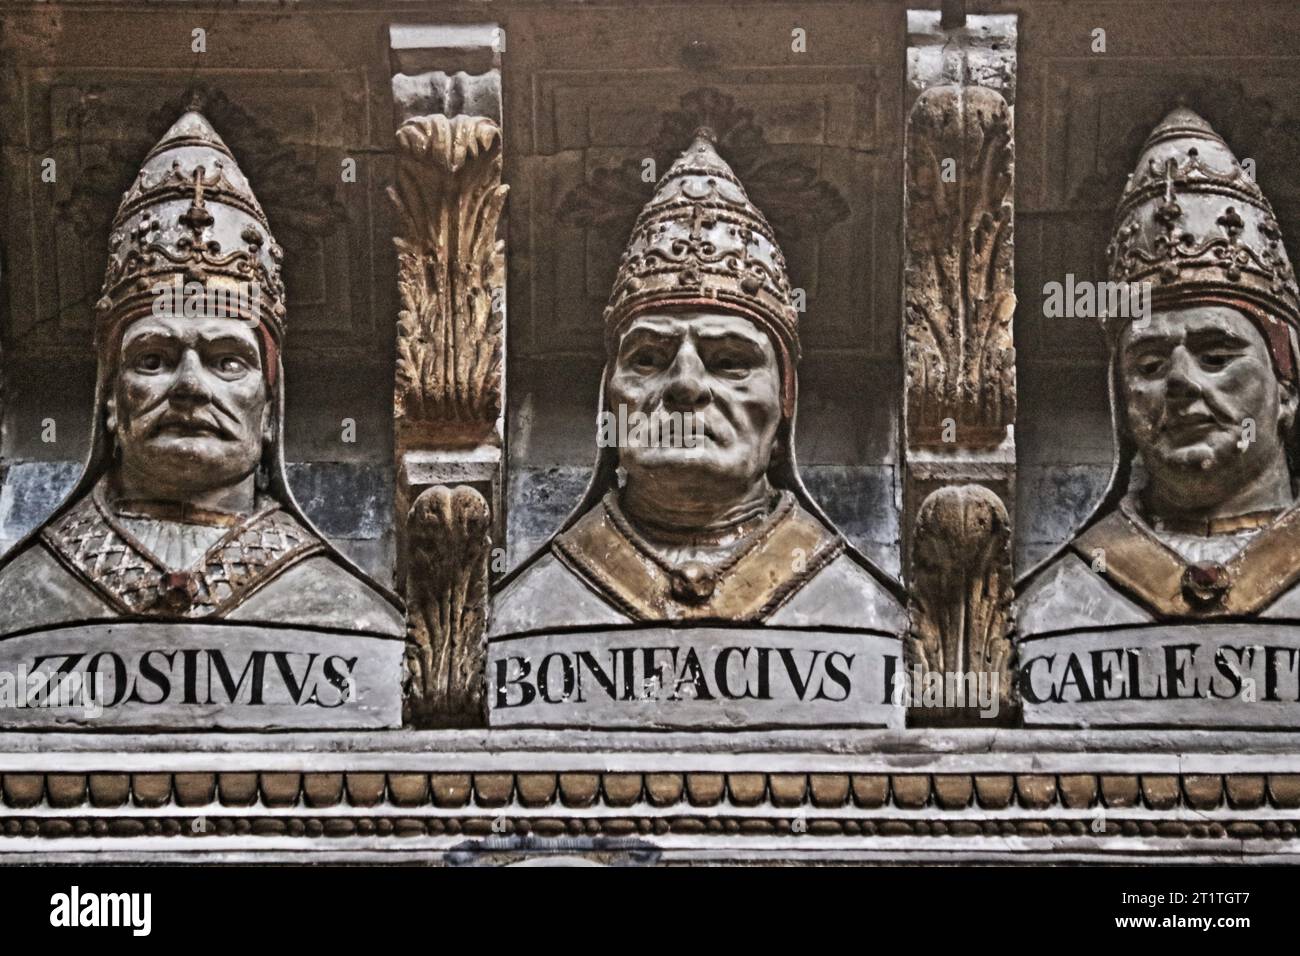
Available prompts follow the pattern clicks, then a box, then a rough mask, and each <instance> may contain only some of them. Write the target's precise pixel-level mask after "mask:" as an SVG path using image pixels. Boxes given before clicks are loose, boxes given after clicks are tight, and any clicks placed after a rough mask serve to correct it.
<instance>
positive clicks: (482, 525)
mask: <svg viewBox="0 0 1300 956" xmlns="http://www.w3.org/2000/svg"><path fill="white" fill-rule="evenodd" d="M490 524H491V513H490V511H489V509H488V505H487V502H486V501H485V500H484V499H483V496H482V495H481V494H479V493H478V492H477V491H475V490H474V489H473V488H469V487H466V486H464V485H458V486H456V487H455V488H449V487H447V486H446V485H434V486H433V487H431V488H427V489H425V491H423V492H421V494H420V497H418V498H417V499H416V500H415V504H414V505H412V506H411V513H410V515H409V517H408V518H407V523H406V529H407V531H406V533H407V537H408V540H409V541H410V559H409V560H410V562H411V563H410V569H409V573H408V577H407V581H408V586H407V594H406V597H407V603H408V605H409V607H410V622H409V634H410V640H409V642H408V644H407V666H408V669H409V672H410V677H411V684H410V687H409V688H408V690H407V694H406V705H407V710H406V722H407V723H408V724H413V725H416V726H434V727H456V726H476V725H479V724H481V723H482V722H483V720H484V718H485V714H484V713H483V706H484V700H483V685H484V677H485V670H486V666H487V660H486V654H485V647H486V645H485V642H484V636H483V634H484V624H485V621H484V617H485V615H486V613H487V587H488V562H489V552H490V550H491V539H490V537H489V530H490Z"/></svg>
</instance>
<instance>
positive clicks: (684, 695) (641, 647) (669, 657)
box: [488, 627, 904, 729]
mask: <svg viewBox="0 0 1300 956" xmlns="http://www.w3.org/2000/svg"><path fill="white" fill-rule="evenodd" d="M901 656H902V647H901V645H900V643H899V641H898V639H897V638H896V637H890V636H886V635H883V634H874V633H866V632H858V633H843V632H840V633H830V632H818V631H806V630H793V629H782V628H734V627H694V628H670V627H649V628H644V629H620V630H614V631H579V632H568V633H547V634H534V635H529V636H525V637H506V638H499V639H497V640H494V641H491V642H489V644H488V704H489V718H488V724H489V726H492V727H602V728H611V729H615V728H639V729H654V728H689V727H710V728H714V729H723V728H734V727H762V726H782V727H901V726H902V725H903V716H904V714H903V709H902V708H901V707H899V706H895V705H894V703H893V702H892V701H893V698H894V694H893V691H894V686H895V681H894V675H895V674H897V673H899V672H900V670H901V668H902V664H901Z"/></svg>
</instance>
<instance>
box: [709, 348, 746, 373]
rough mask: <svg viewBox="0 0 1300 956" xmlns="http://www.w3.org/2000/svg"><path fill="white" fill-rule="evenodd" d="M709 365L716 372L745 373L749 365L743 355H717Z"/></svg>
mask: <svg viewBox="0 0 1300 956" xmlns="http://www.w3.org/2000/svg"><path fill="white" fill-rule="evenodd" d="M709 365H710V366H711V367H712V368H713V370H714V371H716V372H747V371H749V367H750V363H749V361H748V360H747V359H746V358H745V357H744V356H743V355H736V354H734V353H731V354H725V355H719V356H718V357H717V358H715V359H714V360H713V361H712V362H710V363H709Z"/></svg>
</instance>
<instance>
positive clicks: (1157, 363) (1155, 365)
mask: <svg viewBox="0 0 1300 956" xmlns="http://www.w3.org/2000/svg"><path fill="white" fill-rule="evenodd" d="M1164 364H1165V363H1164V361H1163V360H1162V359H1160V358H1157V357H1156V356H1154V355H1148V356H1145V357H1144V358H1140V359H1138V360H1137V361H1136V362H1134V363H1133V365H1134V367H1135V368H1136V369H1137V370H1138V372H1140V373H1141V374H1143V375H1155V374H1156V373H1157V372H1159V371H1160V369H1161V368H1162V367H1163V366H1164Z"/></svg>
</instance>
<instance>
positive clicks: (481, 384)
mask: <svg viewBox="0 0 1300 956" xmlns="http://www.w3.org/2000/svg"><path fill="white" fill-rule="evenodd" d="M397 143H398V165H397V170H398V172H397V176H398V179H397V183H398V184H397V187H396V188H390V190H389V194H390V195H391V196H392V199H393V202H394V203H396V205H397V209H398V212H399V214H400V218H401V228H402V235H400V236H398V237H397V238H396V239H395V240H394V242H395V243H396V245H397V253H398V255H397V262H398V288H399V290H400V292H401V299H402V309H401V311H400V312H399V313H398V316H397V376H396V391H395V394H394V402H395V407H394V412H395V415H396V420H397V428H398V431H399V440H400V441H401V443H402V444H403V445H405V446H407V447H449V446H462V445H463V446H473V445H477V444H480V443H489V444H492V443H495V444H499V443H500V435H499V426H500V417H501V408H502V400H503V397H504V396H503V392H504V389H503V388H502V374H503V366H504V361H503V359H504V356H503V346H504V338H503V335H502V318H503V314H502V311H501V310H500V309H499V308H494V307H493V306H494V301H493V299H494V296H495V297H497V299H498V300H499V299H500V296H501V294H502V291H503V290H504V288H505V242H504V241H503V240H501V239H498V238H497V224H498V220H499V219H500V217H501V207H502V206H503V205H504V203H505V199H506V192H507V191H508V189H509V187H508V186H504V185H502V183H501V130H500V128H499V127H498V126H497V124H496V123H495V122H493V121H492V120H490V119H487V118H486V117H482V116H455V117H448V116H443V115H437V116H421V117H416V118H414V119H410V120H407V121H406V122H405V123H403V124H402V126H401V128H400V129H398V131H397ZM496 304H498V305H499V301H498V302H497V303H496Z"/></svg>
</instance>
